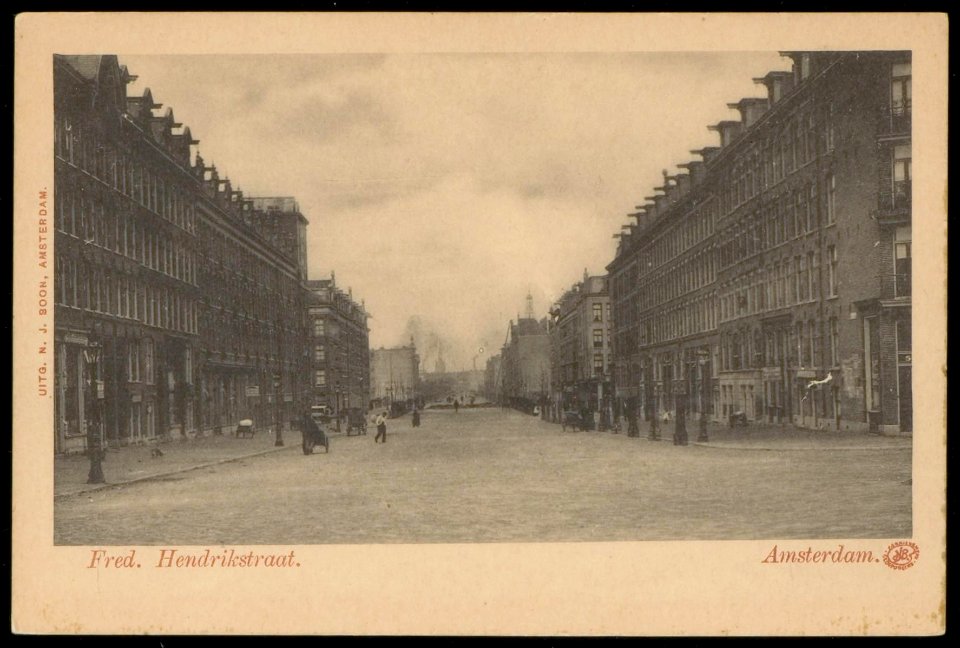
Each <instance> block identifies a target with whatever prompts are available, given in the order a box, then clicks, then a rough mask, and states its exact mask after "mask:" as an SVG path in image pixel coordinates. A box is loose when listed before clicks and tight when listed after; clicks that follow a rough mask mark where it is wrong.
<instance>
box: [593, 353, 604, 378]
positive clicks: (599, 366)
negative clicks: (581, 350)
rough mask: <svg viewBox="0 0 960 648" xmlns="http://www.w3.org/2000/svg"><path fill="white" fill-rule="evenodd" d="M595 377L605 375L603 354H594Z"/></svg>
mask: <svg viewBox="0 0 960 648" xmlns="http://www.w3.org/2000/svg"><path fill="white" fill-rule="evenodd" d="M593 375H594V376H601V375H603V354H602V353H594V354H593Z"/></svg>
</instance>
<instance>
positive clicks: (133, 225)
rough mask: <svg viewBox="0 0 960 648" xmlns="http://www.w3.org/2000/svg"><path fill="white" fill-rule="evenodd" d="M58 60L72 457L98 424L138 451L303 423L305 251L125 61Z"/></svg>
mask: <svg viewBox="0 0 960 648" xmlns="http://www.w3.org/2000/svg"><path fill="white" fill-rule="evenodd" d="M53 63H54V65H53V73H54V143H53V144H54V202H55V212H54V217H55V239H54V244H55V257H54V285H55V302H56V305H55V321H56V324H55V349H54V356H55V382H54V385H55V387H54V396H55V398H54V401H55V422H56V423H55V427H56V429H55V431H54V438H55V449H56V451H57V452H70V451H79V450H83V449H84V448H85V447H87V444H88V441H89V439H88V436H87V432H88V430H89V429H92V430H95V431H96V432H97V437H96V438H97V442H99V443H102V444H109V445H123V444H128V443H138V442H142V441H145V440H150V439H155V438H164V437H170V436H177V435H184V436H186V435H193V434H198V433H205V432H206V433H209V432H211V431H212V432H216V431H220V430H222V429H224V428H227V429H229V428H232V427H233V426H235V425H236V422H237V420H239V419H241V418H254V419H255V420H256V422H257V424H258V425H260V426H261V427H269V426H270V425H272V424H273V422H274V421H276V420H282V421H287V420H289V419H290V418H291V417H292V416H293V415H294V414H295V411H296V408H297V406H298V404H297V402H296V400H297V394H298V393H299V391H300V390H299V385H300V384H301V383H302V381H303V376H304V374H305V371H304V366H303V361H302V360H301V356H302V352H301V349H303V348H305V342H304V327H303V318H302V313H303V309H302V300H303V296H304V292H303V288H302V286H301V283H300V278H301V276H305V273H306V264H305V255H302V256H298V255H296V254H290V253H289V251H285V250H283V249H278V248H277V247H276V246H275V245H274V244H272V243H271V241H270V240H269V239H268V238H267V237H265V236H264V234H263V233H262V232H261V231H260V230H259V229H258V227H257V226H256V223H255V222H254V221H256V220H257V210H255V209H254V205H253V203H252V202H251V201H249V200H248V199H244V197H243V194H242V193H241V192H239V191H234V190H233V189H232V188H231V186H230V182H229V180H221V179H220V178H219V177H218V175H217V172H216V169H213V168H211V167H206V166H205V165H204V163H203V160H202V158H201V157H200V156H199V155H196V156H195V161H192V160H191V158H192V157H194V156H193V149H192V147H193V146H194V145H195V144H197V141H196V140H194V139H193V137H192V135H191V133H190V130H189V128H184V127H183V126H182V125H181V124H179V123H178V122H177V121H176V120H175V118H174V116H173V111H172V110H170V109H169V108H167V109H166V110H164V111H162V112H161V111H160V110H159V109H160V108H162V106H161V104H159V103H157V102H156V101H155V100H154V98H153V96H152V94H151V92H150V91H149V90H146V91H145V92H144V93H143V94H142V96H127V91H126V86H127V84H128V83H130V82H131V81H133V80H135V79H136V77H135V76H134V75H132V74H130V72H129V71H128V70H127V69H126V67H125V66H122V65H120V63H119V61H118V60H117V57H116V56H109V55H104V56H99V55H98V56H59V55H58V56H55V57H54V62H53ZM297 222H298V224H299V226H303V227H305V225H306V219H303V218H302V216H301V217H300V220H298V221H297ZM303 227H300V229H299V230H298V231H297V232H296V235H297V236H301V237H302V235H303V232H304V229H303ZM302 244H303V243H302V240H301V241H300V242H299V243H298V245H302ZM91 425H92V426H93V427H92V428H91V427H90V426H91Z"/></svg>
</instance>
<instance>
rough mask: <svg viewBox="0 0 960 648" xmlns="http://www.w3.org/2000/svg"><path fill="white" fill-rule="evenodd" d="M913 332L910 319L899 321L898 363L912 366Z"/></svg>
mask: <svg viewBox="0 0 960 648" xmlns="http://www.w3.org/2000/svg"><path fill="white" fill-rule="evenodd" d="M912 353H913V331H912V327H911V322H910V318H909V317H906V318H902V319H898V320H897V362H898V363H900V364H910V363H911V362H912V360H913V358H912Z"/></svg>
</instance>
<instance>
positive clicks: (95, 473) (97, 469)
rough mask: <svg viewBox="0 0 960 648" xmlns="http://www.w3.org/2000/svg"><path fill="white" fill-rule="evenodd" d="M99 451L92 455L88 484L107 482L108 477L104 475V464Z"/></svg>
mask: <svg viewBox="0 0 960 648" xmlns="http://www.w3.org/2000/svg"><path fill="white" fill-rule="evenodd" d="M97 455H99V452H96V453H91V455H90V472H89V473H87V483H88V484H105V483H106V482H107V480H106V478H105V477H104V476H103V464H102V460H101V458H100V457H99V456H97Z"/></svg>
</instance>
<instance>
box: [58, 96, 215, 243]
mask: <svg viewBox="0 0 960 648" xmlns="http://www.w3.org/2000/svg"><path fill="white" fill-rule="evenodd" d="M54 125H55V128H54V131H55V132H54V151H55V154H56V155H57V157H59V158H60V159H62V160H63V161H65V162H68V163H70V164H72V165H75V166H77V167H79V168H81V169H83V170H84V171H86V172H87V173H89V174H90V175H92V176H93V177H95V178H97V179H98V180H100V181H101V182H103V183H105V184H106V185H107V186H110V187H112V188H113V189H115V190H116V191H119V192H120V193H121V194H123V195H125V196H128V197H129V198H132V199H133V200H135V201H136V202H138V203H139V204H140V205H141V206H143V207H145V208H146V209H149V210H150V211H152V212H154V213H155V214H158V215H160V216H161V217H163V218H164V219H166V220H168V221H170V222H171V223H173V224H175V225H176V226H178V227H180V228H182V229H184V230H186V231H188V232H191V233H192V232H194V231H195V228H196V213H195V211H194V206H193V203H192V200H191V193H190V191H189V190H185V189H184V188H183V187H182V186H181V185H180V184H179V183H176V182H174V181H171V180H168V179H165V178H164V176H163V175H162V174H160V173H158V172H157V171H154V170H151V168H150V167H149V166H147V165H146V164H144V163H143V161H142V158H141V157H138V156H136V155H132V154H127V153H125V152H121V151H119V150H118V149H117V148H116V147H114V145H113V144H111V143H110V142H105V141H102V138H100V137H99V136H98V135H97V134H96V133H95V132H94V131H93V130H91V129H85V128H84V127H83V126H82V125H81V124H74V123H72V120H71V118H70V116H68V115H64V116H61V117H60V118H59V119H57V120H56V121H55V122H54Z"/></svg>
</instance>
